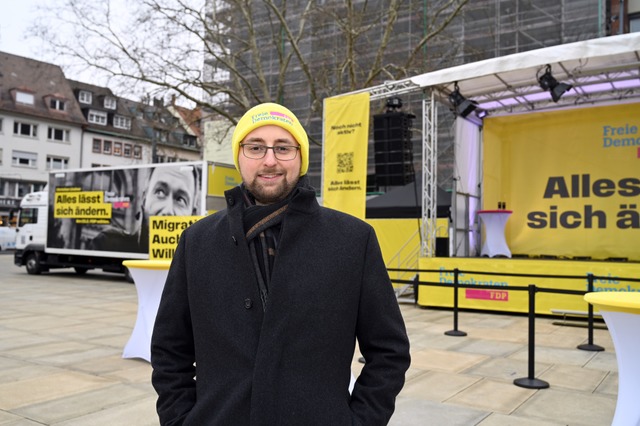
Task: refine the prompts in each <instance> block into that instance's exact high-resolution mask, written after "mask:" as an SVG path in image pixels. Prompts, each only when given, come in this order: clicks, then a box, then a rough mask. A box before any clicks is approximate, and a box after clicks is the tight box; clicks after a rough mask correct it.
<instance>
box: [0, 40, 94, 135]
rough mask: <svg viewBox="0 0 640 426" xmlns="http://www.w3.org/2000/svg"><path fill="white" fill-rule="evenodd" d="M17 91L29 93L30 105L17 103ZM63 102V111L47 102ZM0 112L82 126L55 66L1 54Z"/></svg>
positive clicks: (64, 80)
mask: <svg viewBox="0 0 640 426" xmlns="http://www.w3.org/2000/svg"><path fill="white" fill-rule="evenodd" d="M18 92H22V93H26V94H32V95H33V98H34V99H33V100H34V102H33V104H32V105H30V104H28V103H21V102H18V101H17V100H16V96H17V93H18ZM51 99H56V100H59V101H63V102H64V110H62V111H61V110H58V109H55V108H52V107H51V104H50V100H51ZM0 110H1V111H7V112H12V113H16V114H22V115H26V116H31V117H33V116H35V117H38V118H42V119H49V120H54V121H63V122H68V123H75V124H79V125H82V124H85V123H86V121H85V119H84V116H83V115H82V112H81V111H80V107H79V105H78V102H77V101H76V98H75V97H74V96H73V91H72V89H71V86H70V85H69V83H68V81H67V79H66V78H65V76H64V73H63V72H62V69H61V68H60V67H59V66H58V65H53V64H49V63H46V62H41V61H37V60H35V59H29V58H25V57H22V56H17V55H13V54H10V53H6V52H0Z"/></svg>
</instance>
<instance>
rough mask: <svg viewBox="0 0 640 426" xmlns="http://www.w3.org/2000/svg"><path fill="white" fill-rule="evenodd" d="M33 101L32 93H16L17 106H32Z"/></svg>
mask: <svg viewBox="0 0 640 426" xmlns="http://www.w3.org/2000/svg"><path fill="white" fill-rule="evenodd" d="M34 100H35V98H34V97H33V93H26V92H16V102H17V103H19V104H26V105H33V102H34Z"/></svg>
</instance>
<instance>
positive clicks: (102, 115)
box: [89, 109, 107, 126]
mask: <svg viewBox="0 0 640 426" xmlns="http://www.w3.org/2000/svg"><path fill="white" fill-rule="evenodd" d="M89 123H93V124H100V125H101V126H106V125H107V113H106V112H104V111H96V110H93V109H90V110H89Z"/></svg>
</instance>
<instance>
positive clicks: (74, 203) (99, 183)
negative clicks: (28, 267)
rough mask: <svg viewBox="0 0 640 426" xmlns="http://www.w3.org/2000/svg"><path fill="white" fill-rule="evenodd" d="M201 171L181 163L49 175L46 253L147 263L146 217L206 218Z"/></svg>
mask: <svg viewBox="0 0 640 426" xmlns="http://www.w3.org/2000/svg"><path fill="white" fill-rule="evenodd" d="M205 167H206V163H204V162H188V163H187V162H184V163H165V164H151V165H144V166H131V167H117V168H116V167H108V168H96V169H84V170H61V171H58V172H55V173H51V174H50V175H49V191H48V194H49V203H48V219H49V220H48V222H49V226H48V227H47V239H46V251H47V252H48V253H65V254H74V253H75V254H86V253H87V252H91V253H92V255H94V256H105V257H121V258H129V259H147V258H148V256H149V224H150V218H151V217H152V216H203V215H205V214H206V210H205V207H206V202H205V199H206V193H203V191H202V189H203V188H206V177H207V176H206V172H205V171H206V168H205ZM203 172H205V173H203Z"/></svg>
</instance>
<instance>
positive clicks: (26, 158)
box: [11, 151, 38, 167]
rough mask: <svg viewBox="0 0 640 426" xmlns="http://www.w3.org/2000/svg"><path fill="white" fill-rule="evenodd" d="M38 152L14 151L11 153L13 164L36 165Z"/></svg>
mask: <svg viewBox="0 0 640 426" xmlns="http://www.w3.org/2000/svg"><path fill="white" fill-rule="evenodd" d="M37 161H38V154H36V153H34V152H25V151H13V153H12V154H11V164H13V165H14V166H23V167H36V163H37Z"/></svg>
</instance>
